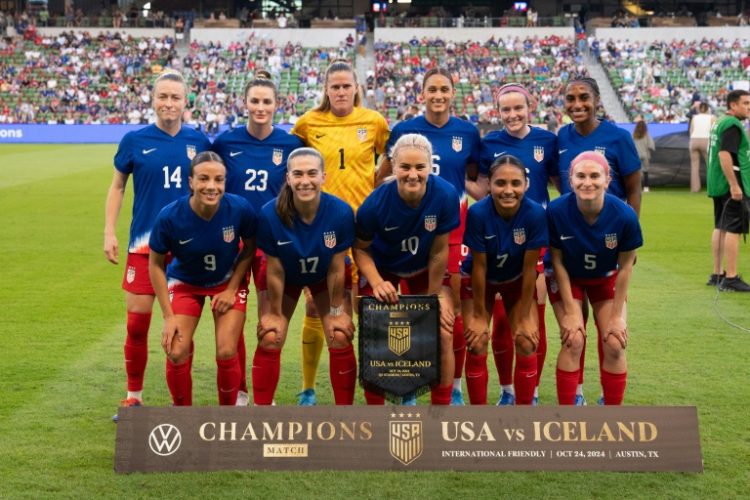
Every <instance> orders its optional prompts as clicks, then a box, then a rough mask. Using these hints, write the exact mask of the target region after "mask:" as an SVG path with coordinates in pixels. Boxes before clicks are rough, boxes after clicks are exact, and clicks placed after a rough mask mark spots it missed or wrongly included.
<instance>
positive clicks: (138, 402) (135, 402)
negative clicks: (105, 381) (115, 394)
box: [112, 398, 143, 423]
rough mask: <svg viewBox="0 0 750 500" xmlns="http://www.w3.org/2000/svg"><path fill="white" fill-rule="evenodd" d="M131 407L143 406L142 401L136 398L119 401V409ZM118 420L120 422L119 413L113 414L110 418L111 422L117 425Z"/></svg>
mask: <svg viewBox="0 0 750 500" xmlns="http://www.w3.org/2000/svg"><path fill="white" fill-rule="evenodd" d="M131 406H143V401H141V400H140V399H138V398H128V399H123V400H122V401H120V408H129V407H131ZM118 420H120V415H119V413H115V414H114V415H113V416H112V422H114V423H117V421H118Z"/></svg>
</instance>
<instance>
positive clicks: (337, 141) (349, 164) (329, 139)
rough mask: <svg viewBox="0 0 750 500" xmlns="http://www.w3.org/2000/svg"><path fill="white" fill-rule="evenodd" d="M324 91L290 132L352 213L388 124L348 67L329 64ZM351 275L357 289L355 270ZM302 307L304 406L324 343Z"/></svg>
mask: <svg viewBox="0 0 750 500" xmlns="http://www.w3.org/2000/svg"><path fill="white" fill-rule="evenodd" d="M323 86H324V93H323V100H322V101H321V103H320V105H319V106H318V107H316V108H314V109H311V110H310V111H308V112H306V113H305V114H304V115H302V116H301V117H300V118H299V120H297V123H296V124H295V125H294V128H293V129H292V133H294V134H296V135H297V136H299V138H300V139H302V141H304V143H305V145H307V146H309V147H312V148H315V149H317V150H318V151H319V152H320V154H321V155H323V160H324V163H325V165H326V167H327V169H326V170H327V175H326V182H325V184H324V186H323V189H324V191H325V192H327V193H330V194H333V195H335V196H337V197H339V198H341V199H342V200H344V201H345V202H347V203H348V204H349V205H350V206H351V207H352V208H353V209H354V211H355V212H356V211H357V208H359V206H360V205H361V204H362V202H363V201H364V199H365V198H366V197H367V195H369V194H370V193H371V192H372V190H373V189H374V187H375V185H376V174H375V160H376V155H380V154H383V152H384V151H385V144H386V141H387V140H388V134H389V133H390V132H389V129H388V124H387V122H386V121H385V118H383V115H381V114H380V113H378V112H377V111H373V110H371V109H367V108H364V107H362V96H361V95H360V93H359V85H358V83H357V75H356V73H355V72H354V69H353V68H352V67H351V65H349V63H347V62H344V61H334V62H332V63H331V64H330V65H329V66H328V68H327V69H326V72H325V80H324V82H323ZM381 178H382V177H379V178H378V181H379V180H380V179H381ZM353 273H354V278H355V279H354V280H353V283H354V286H355V287H356V284H357V279H356V276H357V272H356V268H353ZM355 295H356V293H355ZM348 300H350V299H348ZM305 308H306V313H305V318H304V320H303V322H302V374H303V383H302V392H301V393H300V398H299V403H300V404H301V405H305V406H307V405H314V404H315V401H316V397H315V377H316V374H317V370H318V361H319V360H320V353H321V350H322V349H323V343H324V340H323V325H322V324H321V322H320V318H319V317H318V314H317V312H316V310H315V304H314V303H313V302H312V301H311V300H310V297H307V300H306V303H305Z"/></svg>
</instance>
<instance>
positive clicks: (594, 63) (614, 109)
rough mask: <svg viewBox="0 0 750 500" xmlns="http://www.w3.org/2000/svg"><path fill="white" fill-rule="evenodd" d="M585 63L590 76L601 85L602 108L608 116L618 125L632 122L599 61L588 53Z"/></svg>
mask: <svg viewBox="0 0 750 500" xmlns="http://www.w3.org/2000/svg"><path fill="white" fill-rule="evenodd" d="M584 62H585V63H586V69H588V71H589V74H590V75H591V76H592V77H593V78H594V79H595V80H596V83H598V84H599V91H600V92H601V93H602V95H601V98H602V106H604V110H605V111H606V112H607V115H609V116H610V117H611V118H612V120H613V121H615V122H617V123H627V122H630V119H629V118H628V114H627V113H626V112H625V109H624V108H623V107H622V103H620V99H619V98H618V97H617V92H615V89H614V88H612V83H611V82H610V81H609V78H607V73H606V72H605V71H604V68H603V67H602V65H601V64H600V63H599V61H598V60H596V58H594V56H592V55H591V54H590V53H587V54H586V55H585V56H584Z"/></svg>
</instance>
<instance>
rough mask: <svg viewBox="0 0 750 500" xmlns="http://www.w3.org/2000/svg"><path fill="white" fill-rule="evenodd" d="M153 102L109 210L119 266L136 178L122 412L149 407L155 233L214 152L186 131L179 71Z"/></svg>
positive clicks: (163, 81) (110, 244)
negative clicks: (146, 385) (200, 161)
mask: <svg viewBox="0 0 750 500" xmlns="http://www.w3.org/2000/svg"><path fill="white" fill-rule="evenodd" d="M151 97H152V102H153V107H154V111H155V112H156V123H155V124H153V125H149V126H147V127H144V128H142V129H140V130H138V131H135V132H129V133H127V134H126V135H125V136H124V137H123V139H122V141H120V145H119V147H118V149H117V154H116V155H115V159H114V164H115V171H114V177H113V179H112V184H111V185H110V187H109V191H108V193H107V201H106V205H105V217H104V255H105V256H106V258H107V260H109V261H110V262H111V263H113V264H117V263H118V262H119V244H118V241H117V236H116V234H115V231H116V226H117V218H118V216H119V214H120V209H121V208H122V200H123V197H124V195H125V187H126V186H127V183H128V179H129V178H130V176H131V175H132V176H133V192H134V194H135V196H134V200H133V219H132V222H131V224H130V240H129V243H128V257H127V262H126V264H125V273H124V277H123V280H122V288H123V289H124V290H125V307H126V309H127V336H126V338H125V372H126V374H127V380H128V392H127V396H126V398H125V399H124V400H123V401H122V403H121V406H139V405H141V404H143V376H144V372H145V370H146V361H147V359H148V329H149V325H150V324H151V311H152V309H153V305H154V289H153V287H152V286H151V281H150V279H149V274H148V252H149V247H148V241H149V237H150V234H151V228H152V227H153V225H154V221H155V220H156V216H157V215H158V214H159V211H160V210H161V209H162V208H163V207H164V206H165V205H167V204H169V203H170V202H172V201H174V200H176V199H178V198H179V197H181V196H184V195H185V194H187V193H188V169H189V165H190V160H191V159H192V158H193V157H195V155H196V154H197V153H200V152H201V151H206V150H208V149H209V148H210V146H211V145H210V143H209V142H208V139H206V137H205V136H204V135H203V134H201V133H200V132H196V131H195V130H193V129H191V128H186V127H185V128H183V126H182V113H183V111H184V110H185V106H186V105H187V87H186V85H185V81H184V79H183V78H182V75H180V74H179V73H177V72H174V71H165V72H163V73H161V74H160V75H159V76H158V77H157V78H156V80H155V81H154V86H153V91H152V96H151ZM115 417H116V416H115ZM115 420H116V418H115Z"/></svg>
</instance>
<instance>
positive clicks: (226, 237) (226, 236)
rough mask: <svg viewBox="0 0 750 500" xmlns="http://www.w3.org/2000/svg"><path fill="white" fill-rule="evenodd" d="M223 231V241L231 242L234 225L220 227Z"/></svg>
mask: <svg viewBox="0 0 750 500" xmlns="http://www.w3.org/2000/svg"><path fill="white" fill-rule="evenodd" d="M222 231H223V232H224V241H226V242H227V243H231V242H233V241H234V226H229V227H225V228H222Z"/></svg>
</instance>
